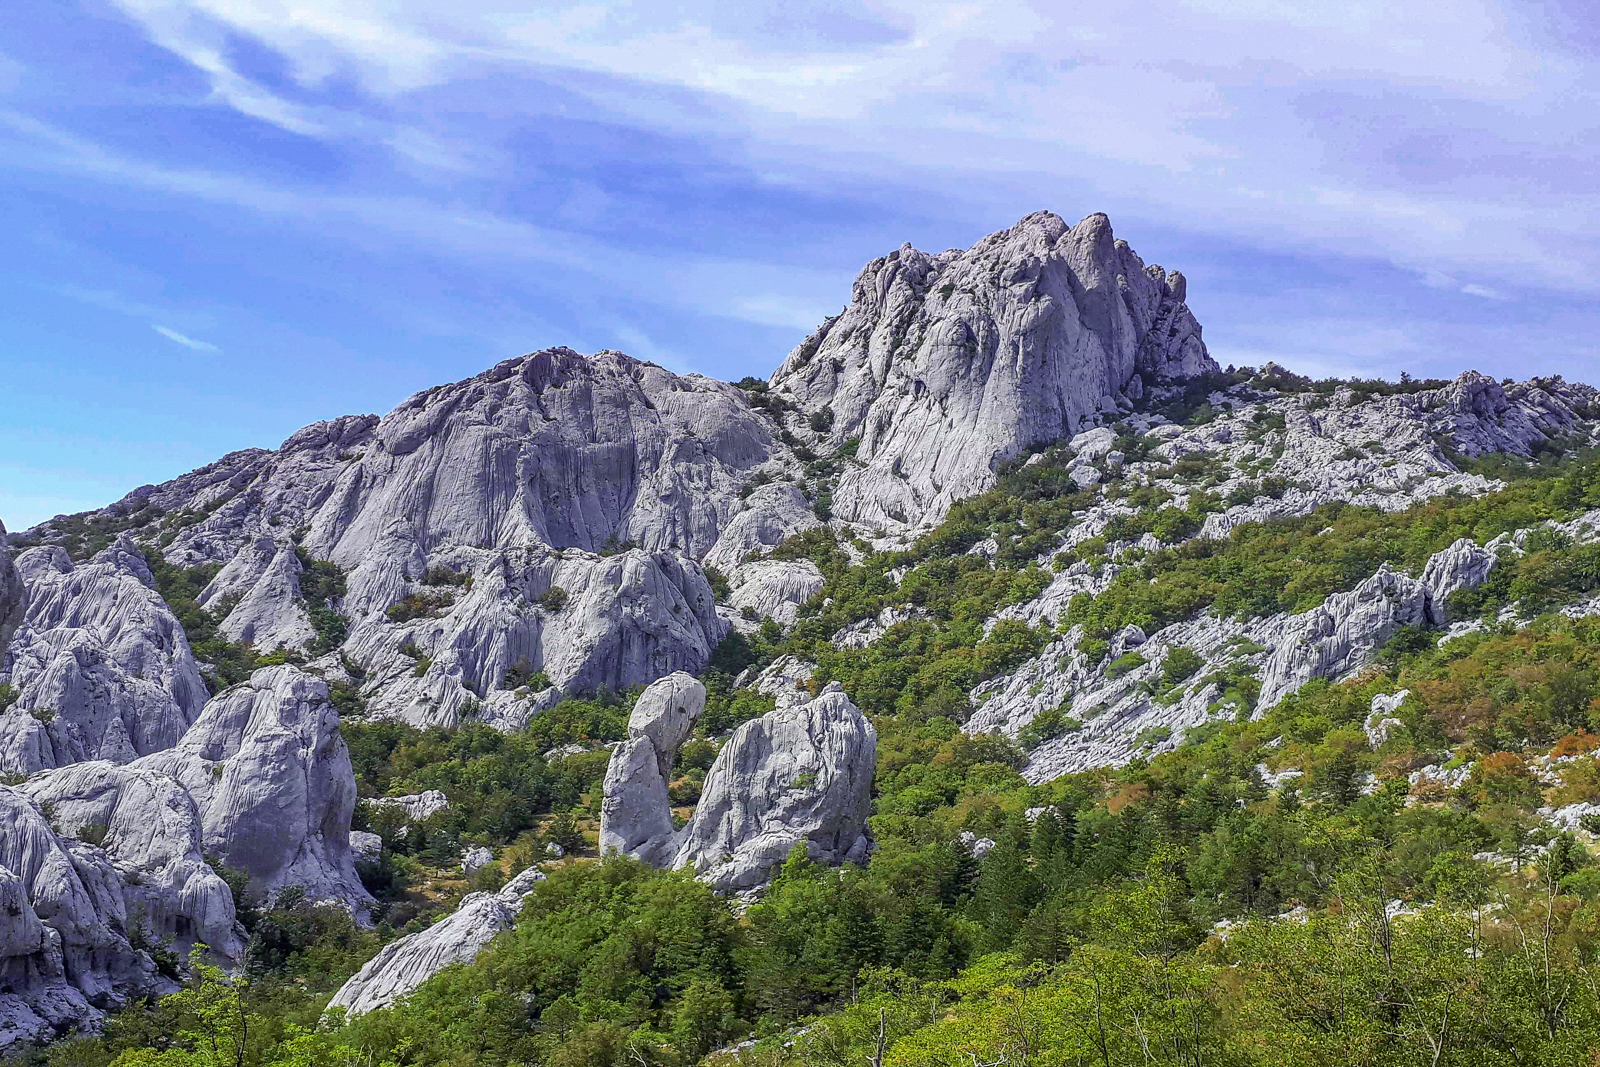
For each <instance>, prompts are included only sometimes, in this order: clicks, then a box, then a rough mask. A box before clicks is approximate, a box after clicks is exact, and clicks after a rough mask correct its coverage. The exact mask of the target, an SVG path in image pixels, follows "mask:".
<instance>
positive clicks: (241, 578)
mask: <svg viewBox="0 0 1600 1067" xmlns="http://www.w3.org/2000/svg"><path fill="white" fill-rule="evenodd" d="M304 571H305V567H304V566H302V565H301V563H300V557H299V555H298V554H297V553H296V552H295V550H294V546H293V545H291V544H289V543H288V542H287V541H284V542H277V541H274V540H273V539H272V538H270V537H258V538H256V539H255V540H254V541H253V542H251V543H250V544H248V545H246V546H245V547H244V548H241V549H240V550H239V554H238V555H236V556H234V557H233V558H232V559H231V560H229V561H228V565H227V566H226V567H223V568H222V570H221V571H220V572H219V573H218V574H217V576H216V578H214V579H212V581H211V582H210V584H208V585H207V586H206V588H205V590H204V591H202V592H201V594H200V602H201V604H202V605H204V606H205V607H208V608H216V607H220V606H221V602H222V601H223V599H224V598H225V597H226V596H227V595H228V594H229V593H234V594H235V595H237V591H238V590H241V589H244V590H248V591H247V592H245V593H244V596H243V598H242V599H241V600H240V601H239V603H238V604H237V605H235V606H234V608H233V610H232V611H229V612H228V614H227V617H226V618H224V619H223V620H222V625H221V626H219V627H218V629H219V630H220V631H221V632H222V635H223V636H224V637H226V638H227V639H228V640H230V641H238V642H239V643H240V644H246V645H254V646H255V647H256V648H258V649H261V650H262V651H270V650H272V649H275V648H292V649H300V648H306V647H308V646H309V645H310V644H311V642H312V640H313V639H315V637H316V636H317V633H316V630H315V629H314V628H313V627H312V625H311V617H310V614H309V612H308V611H307V607H306V603H305V599H304V598H303V597H302V596H301V593H300V575H301V574H302V573H303V572H304Z"/></svg>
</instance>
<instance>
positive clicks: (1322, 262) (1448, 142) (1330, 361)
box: [0, 0, 1600, 529]
mask: <svg viewBox="0 0 1600 1067" xmlns="http://www.w3.org/2000/svg"><path fill="white" fill-rule="evenodd" d="M1593 6H1594V5H1591V4H1587V3H1576V2H1573V3H1566V4H1562V3H1548V4H1539V5H1531V4H1530V5H1519V6H1497V5H1494V4H1488V3H1473V2H1467V0H1431V2H1427V3H1395V2H1378V0H1372V2H1351V3H1346V2H1337V0H1324V2H1319V3H1316V4H1305V3H1303V2H1277V0H1228V2H1222V0H1209V2H1206V0H1202V2H1197V3H1182V2H1168V3H1164V4H1161V5H1154V6H1152V5H1108V4H1093V5H1091V4H1072V3H1065V2H1061V0H1056V2H1052V3H1034V4H1029V3H1021V2H989V0H966V2H962V3H951V4H942V3H938V2H936V0H916V2H906V3H900V2H892V3H867V4H845V3H835V2H831V0H824V2H818V3H809V4H797V3H787V4H785V3H770V4H763V3H758V2H755V0H740V2H737V3H735V2H732V0H712V2H706V3H677V4H669V3H661V2H656V3H648V4H601V3H572V4H547V5H533V4H527V3H523V4H516V5H508V4H487V3H480V2H478V0H452V2H451V3H448V4H440V3H438V2H436V0H428V2H410V0H382V2H380V0H248V2H247V0H113V2H86V3H76V2H74V0H48V2H47V0H17V2H13V3H10V4H5V5H0V227H3V232H4V233H5V235H6V237H5V240H4V244H3V246H0V247H4V248H5V250H6V253H7V254H5V255H4V256H0V398H3V405H0V411H3V412H4V414H3V417H0V519H3V520H4V521H5V522H6V524H7V525H8V526H9V527H10V528H12V529H22V528H25V527H26V526H28V525H30V524H32V523H34V522H37V521H39V520H40V519H43V518H46V517H48V516H50V515H53V514H56V513H58V512H64V511H75V510H81V509H84V508H88V507H92V506H98V505H100V504H104V503H106V502H108V501H110V500H113V499H115V498H116V497H118V496H120V495H121V494H122V493H123V492H125V491H126V490H128V489H130V488H132V487H134V486H136V485H139V484H142V483H145V482H153V481H159V480H162V479H165V478H169V477H172V476H174V475H176V474H179V473H182V472H183V471H185V470H188V469H191V468H193V467H196V466H199V465H201V464H204V463H206V462H209V461H210V460H212V459H215V458H216V457H218V456H220V455H221V454H223V453H225V452H227V451H229V450H232V449H235V448H243V447H250V446H265V447H272V446H275V445H276V444H277V443H279V442H280V441H281V440H282V439H283V438H285V437H287V436H288V435H289V434H290V433H291V432H293V431H294V430H295V429H296V428H298V427H299V426H301V425H303V424H304V423H306V422H310V421H313V420H315V419H318V418H325V417H331V416H333V415H338V414H343V413H348V412H356V411H376V412H382V411H386V410H387V409H388V408H389V407H391V406H392V405H393V404H394V403H395V402H396V401H398V400H400V399H402V398H403V397H405V396H407V395H409V394H410V393H412V392H414V391H416V390H417V389H420V388H424V387H426V386H429V385H433V384H437V383H439V382H443V381H450V380H454V379H457V378H461V377H465V376H467V375H470V374H472V373H475V372H476V371H478V370H480V369H482V368H484V367H486V366H489V365H490V364H492V363H494V362H496V361H498V360H500V359H503V358H506V357H507V356H511V355H516V354H519V353H521V352H526V351H531V350H534V349H538V348H541V347H545V346H547V345H552V344H568V345H571V346H573V347H575V348H578V349H580V350H584V351H593V350H595V349H598V348H617V349H621V350H623V351H626V352H629V353H630V354H633V355H636V356H639V357H641V358H646V359H652V360H655V361H656V362H659V363H662V364H664V365H666V366H669V367H672V368H674V369H677V370H696V371H700V372H703V373H706V374H712V375H716V376H719V377H725V378H737V377H740V376H742V375H745V374H759V375H765V374H767V373H769V372H770V370H771V369H772V368H773V367H774V366H775V365H776V364H777V363H778V362H779V361H780V360H781V359H782V357H783V356H784V354H785V353H786V352H787V351H788V349H789V348H791V347H792V346H793V345H794V344H795V343H797V342H798V341H799V340H800V339H801V338H802V337H803V336H804V335H805V333H806V332H808V331H809V329H810V328H811V327H812V326H814V325H815V324H816V322H817V321H819V320H820V319H821V318H822V317H823V316H825V315H827V314H831V313H833V312H835V311H837V310H838V308H839V307H840V306H841V305H842V304H843V302H844V300H845V299H846V298H847V296H848V293H849V283H850V280H851V279H852V278H853V276H854V275H855V273H856V271H858V270H859V269H860V268H861V266H862V265H863V264H864V263H865V262H866V261H868V260H869V259H871V258H872V257H874V256H877V255H881V254H883V253H884V252H886V251H888V250H890V249H892V248H895V247H897V246H898V245H900V243H901V242H903V241H910V242H911V243H913V244H915V245H917V246H918V247H921V248H927V249H941V248H946V247H952V246H965V245H967V244H970V243H971V242H972V241H973V240H975V239H977V238H978V237H980V236H982V235H983V234H985V233H988V232H991V231H993V230H997V229H1001V228H1003V227H1005V226H1008V225H1010V224H1011V223H1013V222H1015V221H1016V220H1017V219H1018V218H1020V217H1021V216H1022V215H1024V214H1026V213H1028V212H1029V211H1033V210H1036V209H1039V208H1049V209H1051V210H1054V211H1056V212H1059V213H1060V214H1062V215H1064V216H1067V217H1068V218H1069V219H1076V218H1078V217H1081V216H1082V215H1085V214H1088V213H1089V212H1091V211H1105V212H1107V213H1108V214H1110V216H1111V219H1112V223H1113V226H1114V228H1115V229H1116V231H1117V233H1118V235H1119V236H1122V237H1125V238H1126V239H1127V240H1128V241H1129V242H1130V243H1131V244H1132V245H1133V246H1134V248H1135V249H1136V250H1138V251H1139V253H1140V254H1141V255H1142V256H1143V257H1144V258H1145V260H1146V261H1147V262H1159V263H1161V264H1162V265H1164V266H1166V267H1169V268H1180V269H1182V270H1183V271H1184V273H1185V274H1186V275H1188V277H1189V299H1190V304H1191V306H1192V307H1193V308H1194V310H1195V313H1196V315H1197V316H1198V317H1199V319H1200V321H1201V322H1202V323H1203V325H1204V327H1205V336H1206V340H1207V342H1208V344H1209V345H1210V346H1211V349H1212V352H1213V353H1214V354H1215V355H1216V356H1217V358H1218V359H1219V360H1221V361H1222V362H1224V363H1227V362H1236V363H1260V362H1262V361H1264V360H1266V359H1276V360H1278V361H1279V362H1281V363H1284V364H1286V365H1289V366H1291V367H1294V368H1297V369H1301V370H1304V371H1306V372H1309V373H1315V374H1333V373H1336V374H1341V375H1344V374H1352V373H1359V374H1382V375H1385V376H1389V377H1394V376H1397V375H1398V374H1399V373H1400V372H1401V371H1402V370H1408V371H1410V372H1412V373H1414V374H1418V375H1453V374H1455V373H1457V372H1458V371H1460V370H1462V369H1465V368H1467V367H1475V368H1478V369H1481V370H1483V371H1486V372H1489V373H1493V374H1496V375H1500V376H1506V375H1512V376H1518V377H1523V376H1527V375H1529V374H1553V373H1562V374H1566V375H1567V376H1568V377H1572V378H1580V379H1587V380H1591V381H1597V380H1600V366H1597V363H1600V344H1597V343H1596V341H1595V337H1596V336H1597V333H1600V203H1597V200H1600V196H1597V192H1596V191H1597V190H1600V137H1597V136H1596V134H1597V132H1600V129H1597V127H1600V107H1597V102H1600V61H1597V59H1596V56H1597V54H1600V15H1597V14H1596V13H1595V11H1594V10H1593Z"/></svg>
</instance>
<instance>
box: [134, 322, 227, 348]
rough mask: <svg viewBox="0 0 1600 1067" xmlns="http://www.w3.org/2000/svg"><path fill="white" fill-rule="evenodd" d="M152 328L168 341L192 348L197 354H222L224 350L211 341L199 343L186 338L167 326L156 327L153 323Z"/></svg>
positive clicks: (191, 338)
mask: <svg viewBox="0 0 1600 1067" xmlns="http://www.w3.org/2000/svg"><path fill="white" fill-rule="evenodd" d="M150 328H151V329H152V330H154V331H155V332H156V333H159V334H160V335H161V336H162V337H165V338H166V339H167V340H169V341H176V342H178V344H180V345H182V346H183V347H185V348H192V349H194V350H195V351H196V352H220V351H222V349H220V348H218V347H217V346H216V345H214V344H212V343H211V342H210V341H197V340H195V339H194V338H193V337H188V336H185V335H184V334H181V333H179V332H178V331H177V330H174V329H171V328H170V327H167V326H158V325H156V324H155V323H153V322H152V323H151V324H150Z"/></svg>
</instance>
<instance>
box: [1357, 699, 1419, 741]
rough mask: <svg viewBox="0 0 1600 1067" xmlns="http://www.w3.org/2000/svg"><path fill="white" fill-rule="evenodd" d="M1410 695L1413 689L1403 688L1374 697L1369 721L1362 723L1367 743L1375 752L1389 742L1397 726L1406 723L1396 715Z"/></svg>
mask: <svg viewBox="0 0 1600 1067" xmlns="http://www.w3.org/2000/svg"><path fill="white" fill-rule="evenodd" d="M1410 695H1411V690H1409V689H1402V690H1400V691H1399V692H1398V693H1379V694H1378V695H1377V696H1375V697H1373V698H1372V710H1371V711H1370V712H1368V714H1367V721H1366V722H1364V723H1362V724H1361V728H1362V730H1364V731H1366V735H1367V745H1368V746H1369V747H1370V748H1371V749H1372V750H1373V751H1374V752H1376V751H1377V750H1378V749H1380V748H1382V747H1383V746H1384V745H1386V744H1388V743H1389V737H1390V735H1391V734H1392V733H1393V732H1394V730H1395V728H1396V727H1401V726H1404V725H1405V723H1403V722H1401V721H1400V720H1399V719H1397V718H1395V717H1394V715H1395V712H1397V711H1399V710H1400V705H1402V704H1404V703H1405V702H1406V697H1408V696H1410Z"/></svg>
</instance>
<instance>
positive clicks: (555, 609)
mask: <svg viewBox="0 0 1600 1067" xmlns="http://www.w3.org/2000/svg"><path fill="white" fill-rule="evenodd" d="M569 599H570V597H569V596H568V595H567V591H566V590H565V589H563V588H561V587H560V586H559V585H552V586H551V587H550V588H549V589H547V590H545V594H544V596H542V597H540V598H539V606H540V607H541V608H543V609H544V610H546V611H548V612H549V613H550V614H552V615H559V614H560V613H561V609H563V608H565V607H566V606H567V601H568V600H569Z"/></svg>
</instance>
